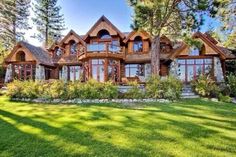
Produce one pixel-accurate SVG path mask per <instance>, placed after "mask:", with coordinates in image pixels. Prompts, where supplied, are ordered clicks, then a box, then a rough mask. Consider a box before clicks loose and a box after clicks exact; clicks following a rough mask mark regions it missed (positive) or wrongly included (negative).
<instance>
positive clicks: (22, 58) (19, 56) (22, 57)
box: [16, 51, 25, 62]
mask: <svg viewBox="0 0 236 157" xmlns="http://www.w3.org/2000/svg"><path fill="white" fill-rule="evenodd" d="M16 60H17V61H21V62H25V53H24V52H23V51H20V52H18V53H17V55H16Z"/></svg>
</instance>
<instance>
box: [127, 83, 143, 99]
mask: <svg viewBox="0 0 236 157" xmlns="http://www.w3.org/2000/svg"><path fill="white" fill-rule="evenodd" d="M128 85H129V86H131V88H130V89H129V90H128V91H127V93H125V95H124V97H125V98H128V99H141V98H143V97H144V92H143V91H142V90H141V89H140V85H139V84H138V82H137V81H132V82H131V81H130V82H128Z"/></svg>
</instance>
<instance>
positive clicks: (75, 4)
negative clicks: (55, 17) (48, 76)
mask: <svg viewBox="0 0 236 157" xmlns="http://www.w3.org/2000/svg"><path fill="white" fill-rule="evenodd" d="M58 5H60V6H61V8H62V9H61V13H62V14H64V18H65V25H66V28H67V29H66V30H65V31H64V32H63V35H66V34H67V33H68V32H69V31H70V30H71V29H73V30H74V31H75V32H76V33H78V34H79V35H84V34H86V33H87V32H88V31H89V29H90V28H91V27H92V26H93V25H94V24H95V23H96V22H97V20H98V19H99V18H100V17H101V16H102V15H105V16H106V17H107V18H108V19H109V20H110V21H111V22H112V23H113V24H114V25H115V26H116V27H117V28H118V29H119V30H120V31H122V32H128V31H131V28H130V25H131V23H132V9H131V8H130V7H129V6H128V5H127V1H126V0H58ZM31 14H32V15H33V12H32V11H31ZM30 24H31V25H33V24H32V22H30ZM35 32H36V28H34V27H33V28H32V29H31V30H29V31H27V32H26V36H25V38H26V40H27V41H29V42H30V43H31V44H33V45H36V46H41V45H42V43H40V42H39V41H38V40H37V39H33V38H31V36H33V34H34V33H35Z"/></svg>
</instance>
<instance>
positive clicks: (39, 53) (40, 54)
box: [5, 41, 54, 66]
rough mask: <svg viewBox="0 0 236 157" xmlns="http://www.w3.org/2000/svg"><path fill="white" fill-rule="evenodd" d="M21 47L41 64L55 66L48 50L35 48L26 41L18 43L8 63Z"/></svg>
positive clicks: (8, 57) (9, 56)
mask: <svg viewBox="0 0 236 157" xmlns="http://www.w3.org/2000/svg"><path fill="white" fill-rule="evenodd" d="M19 46H21V47H24V48H26V49H27V50H28V51H29V52H30V53H31V55H32V56H33V57H34V58H35V59H36V61H37V62H38V63H39V64H43V65H48V66H54V64H53V61H52V59H51V57H50V56H49V54H48V52H47V51H46V50H44V49H43V48H41V47H36V46H33V45H31V44H29V43H27V42H24V41H21V42H19V43H17V45H16V46H15V47H14V49H13V51H12V52H11V53H10V54H9V55H8V56H7V58H6V59H5V61H6V62H7V61H8V60H9V59H10V58H11V57H12V55H13V54H14V53H15V52H16V50H17V48H18V47H19Z"/></svg>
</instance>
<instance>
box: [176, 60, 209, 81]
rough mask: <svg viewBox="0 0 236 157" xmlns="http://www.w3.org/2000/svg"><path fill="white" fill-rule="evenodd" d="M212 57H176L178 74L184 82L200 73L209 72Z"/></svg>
mask: <svg viewBox="0 0 236 157" xmlns="http://www.w3.org/2000/svg"><path fill="white" fill-rule="evenodd" d="M212 64H213V61H212V58H203V59H178V75H179V78H180V79H181V80H183V81H185V82H189V81H191V80H193V79H196V78H197V77H198V76H199V75H201V74H210V73H211V70H212Z"/></svg>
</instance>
